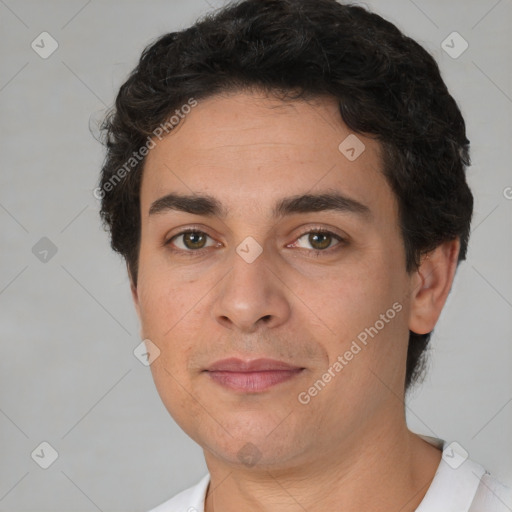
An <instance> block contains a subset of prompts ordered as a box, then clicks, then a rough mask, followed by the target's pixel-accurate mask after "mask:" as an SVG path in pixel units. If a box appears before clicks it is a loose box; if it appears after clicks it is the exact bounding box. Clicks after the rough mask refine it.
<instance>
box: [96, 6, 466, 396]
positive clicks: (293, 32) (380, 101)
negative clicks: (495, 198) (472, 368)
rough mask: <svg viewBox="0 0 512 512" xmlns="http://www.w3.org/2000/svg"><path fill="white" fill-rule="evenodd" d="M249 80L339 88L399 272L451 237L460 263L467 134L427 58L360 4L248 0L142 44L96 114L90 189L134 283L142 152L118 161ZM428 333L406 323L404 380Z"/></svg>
mask: <svg viewBox="0 0 512 512" xmlns="http://www.w3.org/2000/svg"><path fill="white" fill-rule="evenodd" d="M249 89H257V90H262V91H266V92H270V93H272V94H275V95H278V97H280V98H282V99H283V100H285V99H299V98H315V97H320V96H325V95H328V96H331V97H334V98H336V99H337V102H338V104H339V111H340V115H341V118H342V119H343V121H344V122H345V124H346V125H347V126H348V127H349V128H350V129H351V130H353V131H354V132H356V133H361V134H367V135H371V136H373V137H375V138H376V139H377V140H378V141H379V143H380V145H381V148H382V150H383V151H382V154H383V173H384V175H385V177H386V179H387V180H388V183H389V184H390V186H391V188H392V190H393V191H394V194H395V195H396V198H397V201H398V205H399V222H400V228H401V233H402V238H403V242H404V248H405V254H406V261H405V266H406V269H407V271H408V272H411V271H413V270H415V269H417V268H418V265H419V262H420V258H421V256H422V255H424V254H426V253H428V252H430V251H431V250H433V249H434V248H435V247H437V246H438V245H440V244H441V243H442V242H445V241H448V240H454V239H457V238H458V239H459V240H460V252H459V262H460V261H461V260H463V259H465V256H466V250H467V244H468V238H469V229H470V222H471V216H472V210H473V196H472V194H471V191H470V189H469V187H468V185H467V183H466V177H465V168H466V166H468V165H470V159H469V140H468V139H467V138H466V130H465V123H464V119H463V117H462V115H461V112H460V110H459V108H458V106H457V104H456V102H455V100H454V99H453V98H452V96H451V95H450V94H449V92H448V90H447V88H446V85H445V84H444V82H443V80H442V78H441V75H440V71H439V68H438V66H437V64H436V62H435V60H434V59H433V58H432V56H431V55H430V54H429V53H428V52H427V51H426V50H425V49H424V48H422V47H421V46H420V45H419V44H418V43H416V42H415V41H414V40H412V39H411V38H409V37H407V36H405V35H404V34H403V33H402V32H400V30H398V28H397V27H395V26H394V25H393V24H392V23H390V22H388V21H386V20H384V19H383V18H382V17H380V16H378V15H377V14H374V13H371V12H369V11H367V10H366V9H364V8H362V7H359V6H354V5H343V4H340V3H338V2H336V1H335V0H245V1H241V2H237V3H232V4H230V5H228V6H227V7H225V8H223V9H222V10H220V11H217V12H214V13H211V14H209V15H207V16H205V17H204V18H202V19H201V20H199V21H198V22H197V23H195V24H194V25H193V26H191V27H190V28H187V29H186V30H182V31H179V32H172V33H169V34H166V35H164V36H162V37H160V38H159V39H158V40H156V41H155V42H154V43H153V44H151V45H150V46H148V47H147V48H146V49H145V50H144V52H143V53H142V56H141V58H140V61H139V63H138V65H137V67H136V68H135V69H134V70H133V72H132V73H131V75H130V76H129V78H128V79H127V81H126V82H125V83H124V84H123V85H122V86H121V88H120V90H119V94H118V96H117V99H116V103H115V107H114V108H113V109H112V110H111V111H110V113H109V114H108V115H107V117H106V119H105V122H104V124H103V134H104V136H105V137H104V143H105V145H106V150H107V153H106V159H105V162H104V165H103V168H102V173H101V181H100V185H99V187H98V189H96V191H97V193H96V196H97V197H99V198H101V199H102V202H101V217H102V220H103V223H104V226H105V227H106V229H108V230H109V231H110V235H111V245H112V248H113V249H114V250H115V251H117V252H119V253H120V254H121V255H122V256H123V257H124V258H125V259H126V262H127V265H128V268H129V270H130V274H131V276H132V279H133V281H134V283H135V284H136V283H137V267H138V253H139V245H140V226H141V224H140V201H139V193H140V184H141V176H142V172H143V166H144V158H143V157H141V156H140V154H138V155H137V156H138V158H137V160H136V161H135V160H132V168H131V169H127V167H126V162H127V161H129V160H130V159H131V158H132V157H133V155H135V153H136V152H137V151H138V150H139V148H143V147H144V146H145V145H146V146H147V145H148V141H150V140H153V139H154V138H155V133H156V132H155V130H158V127H159V126H161V125H162V124H165V123H168V119H169V117H170V116H172V115H173V114H174V112H176V113H178V112H177V111H176V109H179V108H180V107H181V106H183V105H185V104H187V103H188V102H190V99H191V98H193V99H194V100H195V101H197V100H201V99H204V98H207V97H211V96H212V95H215V94H217V93H222V92H227V91H243V90H249ZM121 171H123V172H121ZM121 178H122V179H121ZM430 334H431V333H428V334H423V335H420V334H416V333H414V332H410V337H409V348H408V354H407V369H406V381H405V386H406V388H408V387H409V385H410V384H411V383H412V382H414V381H416V380H417V379H418V378H419V376H420V374H421V373H422V371H421V370H422V369H423V367H424V362H425V360H424V352H425V349H426V347H427V345H428V342H429V339H430Z"/></svg>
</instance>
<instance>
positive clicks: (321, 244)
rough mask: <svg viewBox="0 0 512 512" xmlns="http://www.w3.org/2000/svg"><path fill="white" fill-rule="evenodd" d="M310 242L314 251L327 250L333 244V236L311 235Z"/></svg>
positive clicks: (326, 234)
mask: <svg viewBox="0 0 512 512" xmlns="http://www.w3.org/2000/svg"><path fill="white" fill-rule="evenodd" d="M308 242H309V243H310V244H311V246H312V247H313V249H318V250H322V249H327V248H328V247H329V246H330V245H331V242H332V236H331V235H330V234H329V233H309V236H308Z"/></svg>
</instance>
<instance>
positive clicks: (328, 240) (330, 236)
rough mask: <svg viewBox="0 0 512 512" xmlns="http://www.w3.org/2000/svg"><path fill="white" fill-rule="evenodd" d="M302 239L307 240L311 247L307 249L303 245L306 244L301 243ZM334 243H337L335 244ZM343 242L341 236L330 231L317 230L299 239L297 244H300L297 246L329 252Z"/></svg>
mask: <svg viewBox="0 0 512 512" xmlns="http://www.w3.org/2000/svg"><path fill="white" fill-rule="evenodd" d="M306 237H307V238H306ZM302 239H305V240H306V242H307V244H308V245H309V246H310V247H305V246H304V245H302V244H304V242H301V240H302ZM333 242H336V243H334V244H333ZM341 242H343V239H342V238H341V237H340V236H338V235H336V234H334V233H331V232H330V231H324V230H318V229H317V230H312V231H308V232H307V233H304V234H303V235H302V236H300V237H299V238H297V242H296V244H298V245H297V246H298V247H301V248H306V249H312V250H314V251H325V252H327V250H328V249H331V248H332V247H334V246H336V245H339V244H340V243H341Z"/></svg>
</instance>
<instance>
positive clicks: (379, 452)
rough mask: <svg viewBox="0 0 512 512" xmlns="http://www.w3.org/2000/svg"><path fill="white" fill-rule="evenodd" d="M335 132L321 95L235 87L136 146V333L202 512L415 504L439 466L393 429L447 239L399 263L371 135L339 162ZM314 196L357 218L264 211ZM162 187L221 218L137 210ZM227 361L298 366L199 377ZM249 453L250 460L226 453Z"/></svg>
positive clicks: (399, 420) (388, 196)
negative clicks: (334, 195)
mask: <svg viewBox="0 0 512 512" xmlns="http://www.w3.org/2000/svg"><path fill="white" fill-rule="evenodd" d="M351 133H352V132H351V131H350V130H349V129H348V127H347V126H346V125H345V124H344V123H343V122H342V120H341V118H340V116H339V112H338V110H337V106H336V101H335V100H334V99H332V98H319V99H316V100H315V101H312V100H311V101H308V102H306V101H298V100H294V101H293V102H283V101H282V100H279V99H276V98H274V97H272V96H268V95H266V94H264V93H261V92H255V91H253V92H236V93H231V94H229V95H227V94H226V95H217V96H214V97H211V98H208V99H206V100H203V101H201V102H199V104H198V105H197V106H196V107H195V108H193V109H192V111H191V113H190V114H188V115H187V117H186V119H185V121H184V122H182V123H181V124H180V125H179V127H177V128H176V129H175V130H173V132H171V133H170V134H169V135H168V136H166V137H165V138H163V139H162V140H161V141H156V142H157V144H156V147H155V148H154V149H152V150H151V151H150V153H149V155H148V156H147V160H146V163H145V167H144V174H143V180H142V186H141V221H142V227H141V244H140V259H139V274H138V282H137V283H136V284H135V283H133V282H132V294H133V298H134V302H135V306H136V309H137V313H138V315H139V318H140V322H141V335H142V336H143V338H145V339H150V340H151V341H152V342H153V343H154V344H155V345H156V346H157V347H158V348H159V350H160V356H159V357H158V358H157V359H156V360H155V361H154V362H153V363H152V365H151V370H152V374H153V378H154V381H155V384H156V387H157V389H158V392H159V394H160V397H161V399H162V401H163V403H164V404H165V406H166V408H167V409H168V411H169V413H170V414H171V415H172V417H173V418H174V419H175V420H176V422H177V423H178V424H179V425H180V426H181V428H183V430H184V431H185V432H186V433H187V434H188V435H189V436H190V437H191V438H192V439H194V440H195V441H196V442H197V443H199V444H200V445H201V447H202V448H203V450H204V455H205V459H206V463H207V466H208V469H209V471H210V475H211V483H210V486H209V489H208V493H207V499H206V510H207V511H212V510H215V511H223V512H230V511H235V510H237V511H238V510H245V511H252V510H258V511H262V510H263V511H274V510H279V511H285V512H286V511H292V510H293V511H296V510H304V509H305V510H308V511H310V512H313V511H320V510H322V511H324V510H326V507H331V509H333V510H334V509H336V510H344V511H358V512H360V511H361V510H372V511H381V510H382V511H388V512H389V511H390V510H397V511H398V510H401V511H402V512H403V511H407V510H414V509H415V508H416V507H417V505H418V504H419V503H420V502H421V500H422V498H423V496H424V494H425V492H426V490H427V488H428V485H429V484H430V482H431V480H432V478H433V476H434V474H435V471H436V469H437V466H438V464H439V461H440V457H441V453H440V451H439V450H437V449H436V448H434V447H432V446H431V445H429V444H427V443H426V442H425V441H423V440H422V439H421V438H419V437H418V436H416V435H415V434H413V433H411V432H410V431H409V430H408V429H407V426H406V422H405V415H404V404H403V400H404V379H405V362H406V353H407V344H408V335H409V329H411V330H413V331H415V332H417V333H427V332H430V331H431V330H432V329H433V327H434V325H435V324H436V322H437V319H438V317H439V315H440V313H441V310H442V307H443V305H444V303H445V300H446V297H447V295H448V292H449V290H450V287H451V284H452V280H453V276H454V273H455V268H456V261H457V254H458V250H459V243H458V241H456V240H455V241H452V242H446V243H445V244H443V245H441V246H439V247H438V248H437V249H436V250H434V251H433V252H432V253H430V254H429V255H428V258H424V260H423V262H422V264H421V266H420V268H419V269H418V270H417V271H415V272H412V273H407V272H406V270H405V254H404V247H403V240H402V238H401V234H400V231H399V225H398V213H397V202H396V199H395V197H394V194H393V192H392V190H391V189H390V187H389V185H388V183H387V182H386V180H385V178H384V176H383V175H382V172H381V168H382V161H381V157H380V152H379V149H380V147H379V143H378V142H377V141H376V140H373V139H371V138H370V137H366V136H363V135H360V134H357V137H358V138H359V139H360V140H361V141H362V142H363V143H364V144H365V150H364V151H363V153H362V154H361V155H360V156H359V157H358V158H357V159H356V160H354V161H349V160H348V159H347V158H346V157H345V156H344V155H343V154H342V153H341V152H340V150H339V149H338V146H339V144H340V143H341V142H342V141H343V140H344V139H345V138H346V137H347V136H348V135H350V134H351ZM326 190H329V191H336V192H338V193H341V194H343V195H345V196H348V197H350V198H352V199H355V200H357V201H358V202H360V203H363V204H364V205H365V206H366V207H367V208H368V210H369V214H368V215H358V214H354V213H352V212H338V211H319V212H313V213H296V214H292V215H288V216H285V217H283V218H278V219H275V218H273V217H272V215H271V213H272V208H273V207H274V204H275V203H276V202H277V201H278V200H279V199H282V198H283V197H285V196H286V197H287V196H292V195H300V194H306V193H310V194H311V193H320V192H324V191H326ZM171 192H173V193H178V194H192V193H196V194H209V195H211V196H214V197H215V198H217V199H218V201H220V202H221V203H222V204H223V206H224V207H225V208H226V209H227V216H226V217H225V218H221V217H219V216H213V217H209V216H203V215H196V214H190V213H185V212H181V211H175V210H165V211H162V212H160V213H158V214H152V215H150V214H149V210H150V207H151V205H152V204H153V202H154V201H156V200H157V199H159V198H161V197H162V196H165V195H166V194H169V193H171ZM186 227H193V228H197V230H198V231H202V232H203V233H206V234H207V235H208V237H209V238H207V239H206V240H207V242H206V246H207V247H206V248H204V250H203V252H202V253H200V254H197V253H196V254H192V255H191V256H190V254H191V253H192V252H193V250H194V247H195V246H194V245H193V244H191V243H190V242H189V243H188V245H186V241H185V238H184V237H183V236H180V237H177V238H174V239H173V236H175V235H176V234H177V233H178V232H179V231H180V230H182V229H183V228H186ZM318 228H323V229H327V230H329V231H332V232H333V233H334V234H335V235H337V236H341V237H343V238H344V239H345V241H344V242H342V243H341V242H338V240H337V239H336V238H335V237H333V238H332V239H328V241H327V244H329V240H332V241H331V243H330V245H329V249H328V250H325V252H321V251H320V252H318V253H317V254H315V253H314V249H318V244H317V245H313V244H312V242H311V241H310V238H308V234H306V235H305V236H303V234H304V233H308V232H309V231H313V232H314V231H315V229H317V230H318ZM248 236H251V237H253V238H254V239H255V240H256V241H257V242H258V244H259V245H260V246H261V248H262V251H263V252H262V253H261V254H260V255H259V257H258V258H256V260H255V261H254V262H252V263H248V262H247V261H245V260H244V259H243V258H242V257H241V256H240V255H239V254H238V253H237V252H236V248H237V246H238V245H239V244H240V243H241V242H242V241H243V240H244V239H246V237H248ZM170 239H173V242H171V243H170V244H168V245H165V242H166V241H169V240H170ZM190 247H192V249H191V248H190ZM172 249H175V250H174V251H173V250H172ZM187 251H188V252H187ZM327 251H329V252H327ZM397 302H398V303H399V304H400V305H401V306H402V309H401V311H400V312H399V313H397V314H396V316H394V318H393V319H392V320H390V321H389V322H387V323H386V324H385V326H384V328H382V329H380V330H379V332H378V334H377V335H376V336H375V337H374V338H372V339H370V340H369V342H368V344H367V345H366V346H365V347H364V348H363V349H362V350H361V351H360V352H359V353H357V355H355V356H354V357H353V359H352V360H351V361H349V362H348V364H347V365H346V366H344V368H343V370H342V371H340V372H338V373H335V377H333V378H332V379H331V380H330V382H329V383H328V384H327V385H326V386H325V387H324V388H323V389H322V390H321V391H320V392H318V393H317V394H316V396H314V397H312V398H311V400H310V401H309V403H308V404H302V403H300V402H299V400H298V399H297V397H298V395H299V393H301V392H304V391H307V390H308V389H309V388H310V387H311V386H312V385H313V384H314V382H315V381H317V380H318V379H319V378H321V376H322V374H324V372H326V371H327V369H328V368H329V367H332V365H333V363H334V362H335V361H336V360H337V358H338V356H340V355H343V354H344V353H345V352H346V351H347V350H348V349H349V348H350V346H351V343H352V341H353V340H355V339H356V337H357V335H358V334H359V333H361V332H362V331H364V329H365V328H368V327H370V326H374V325H375V323H376V321H377V320H379V318H381V317H380V315H381V314H384V313H385V312H386V311H387V310H389V309H390V308H391V307H392V305H393V304H394V303H397ZM234 356H235V357H239V358H242V359H255V358H259V357H267V358H273V359H278V360H284V361H286V362H288V363H289V364H294V365H297V366H300V367H302V368H305V369H304V370H303V371H302V372H301V373H300V374H299V375H298V376H296V377H294V378H293V379H291V380H289V381H287V382H284V383H281V384H278V385H276V386H274V387H272V388H270V389H269V390H267V391H264V392H261V393H235V392H233V391H231V390H227V389H225V388H223V387H221V386H220V385H218V384H217V383H215V382H213V381H212V380H211V379H210V377H209V376H208V374H207V373H206V372H204V371H202V370H204V369H205V368H206V367H207V366H208V365H209V364H211V363H213V362H215V361H218V360H220V359H224V358H227V357H234ZM248 451H249V453H250V454H252V455H253V460H252V461H250V462H248V460H247V459H246V458H244V457H242V456H241V454H243V453H246V454H247V452H248ZM368 489H371V490H372V492H368Z"/></svg>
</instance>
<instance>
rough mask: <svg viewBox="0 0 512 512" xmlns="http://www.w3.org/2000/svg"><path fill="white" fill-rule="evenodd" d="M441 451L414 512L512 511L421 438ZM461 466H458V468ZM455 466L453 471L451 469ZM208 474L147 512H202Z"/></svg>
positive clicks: (466, 468)
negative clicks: (434, 472) (433, 472)
mask: <svg viewBox="0 0 512 512" xmlns="http://www.w3.org/2000/svg"><path fill="white" fill-rule="evenodd" d="M421 437H422V438H423V439H425V440H426V441H428V442H429V443H431V444H434V445H436V446H438V447H442V448H443V458H442V459H441V462H440V463H439V466H438V468H437V471H436V474H435V476H434V478H433V480H432V482H431V484H430V487H429V488H428V490H427V493H426V494H425V496H424V498H423V500H422V502H421V503H420V505H419V507H418V508H417V509H416V512H511V511H512V488H509V487H506V486H504V485H503V484H501V483H500V482H499V481H497V480H495V479H494V478H493V477H492V476H491V475H490V474H489V473H488V472H487V471H486V470H485V469H484V468H483V467H482V466H481V465H480V464H477V463H476V462H473V461H472V460H470V459H466V460H464V461H463V462H461V460H462V459H458V460H457V457H458V455H457V454H454V450H453V448H452V446H453V445H452V444H450V445H446V443H445V442H444V441H442V440H440V439H435V438H432V437H426V436H421ZM459 463H460V465H458V464H459ZM455 466H457V467H456V468H455V469H454V467H455ZM209 483H210V475H209V474H207V475H205V476H204V477H203V478H202V479H201V480H200V481H199V482H198V483H197V484H196V485H194V486H193V487H190V488H188V489H186V490H185V491H182V492H180V493H179V494H177V495H176V496H174V498H171V499H170V500H168V501H166V502H164V503H162V504H161V505H159V506H158V507H156V508H153V509H152V510H150V511H149V512H204V501H205V497H206V490H207V489H208V484H209Z"/></svg>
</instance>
